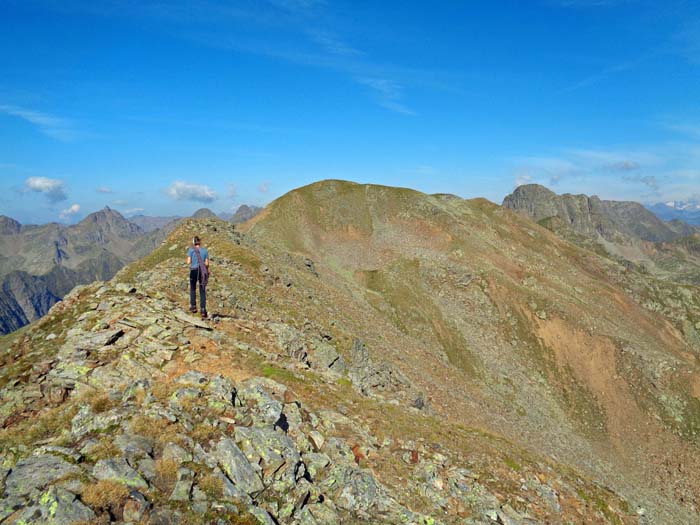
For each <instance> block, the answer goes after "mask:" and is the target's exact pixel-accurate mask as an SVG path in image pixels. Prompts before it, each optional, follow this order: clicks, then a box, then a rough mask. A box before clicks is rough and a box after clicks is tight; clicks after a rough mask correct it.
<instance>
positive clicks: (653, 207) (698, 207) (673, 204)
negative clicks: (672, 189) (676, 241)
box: [647, 200, 700, 226]
mask: <svg viewBox="0 0 700 525" xmlns="http://www.w3.org/2000/svg"><path fill="white" fill-rule="evenodd" d="M647 208H648V209H649V210H650V211H651V212H653V213H654V214H656V216H657V217H659V218H661V219H663V220H665V221H672V220H681V221H685V222H687V223H689V224H694V225H698V226H700V201H698V200H689V201H669V202H657V203H656V204H649V205H648V206H647Z"/></svg>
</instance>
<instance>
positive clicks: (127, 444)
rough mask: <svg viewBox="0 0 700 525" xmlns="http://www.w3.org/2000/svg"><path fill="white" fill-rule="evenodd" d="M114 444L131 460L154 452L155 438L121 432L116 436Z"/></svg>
mask: <svg viewBox="0 0 700 525" xmlns="http://www.w3.org/2000/svg"><path fill="white" fill-rule="evenodd" d="M114 444H115V445H116V446H117V448H118V449H119V450H121V451H122V454H124V456H125V457H126V458H127V459H128V460H129V461H132V460H137V459H140V458H144V457H148V456H150V455H151V454H153V440H152V439H150V438H147V437H144V436H139V435H137V434H120V435H118V436H117V437H116V438H114ZM132 464H133V462H132Z"/></svg>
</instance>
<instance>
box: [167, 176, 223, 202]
mask: <svg viewBox="0 0 700 525" xmlns="http://www.w3.org/2000/svg"><path fill="white" fill-rule="evenodd" d="M165 194H166V195H167V196H168V197H170V198H171V199H174V200H176V201H197V202H212V201H214V200H216V198H217V195H216V192H215V191H214V190H212V189H211V188H210V187H209V186H206V185H204V184H190V183H188V182H183V181H175V182H173V183H172V184H171V185H170V186H169V187H168V188H166V190H165Z"/></svg>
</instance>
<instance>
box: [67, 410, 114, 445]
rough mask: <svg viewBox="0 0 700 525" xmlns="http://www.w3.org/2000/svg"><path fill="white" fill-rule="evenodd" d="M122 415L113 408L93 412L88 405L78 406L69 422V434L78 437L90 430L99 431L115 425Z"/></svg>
mask: <svg viewBox="0 0 700 525" xmlns="http://www.w3.org/2000/svg"><path fill="white" fill-rule="evenodd" d="M122 417H123V415H122V414H121V413H120V412H119V411H118V410H117V409H113V410H110V411H108V412H105V413H104V414H94V413H93V412H92V410H91V409H90V407H89V406H88V405H85V406H83V407H81V408H80V410H79V411H78V413H77V414H76V415H75V417H74V418H73V421H72V422H71V434H72V435H73V437H74V438H75V439H79V438H81V437H83V436H85V435H86V434H89V433H91V432H101V431H105V430H108V429H109V428H112V427H115V426H116V425H118V424H119V422H120V421H121V420H122Z"/></svg>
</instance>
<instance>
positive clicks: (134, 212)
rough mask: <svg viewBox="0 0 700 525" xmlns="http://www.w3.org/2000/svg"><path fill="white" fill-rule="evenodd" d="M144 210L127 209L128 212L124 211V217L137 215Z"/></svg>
mask: <svg viewBox="0 0 700 525" xmlns="http://www.w3.org/2000/svg"><path fill="white" fill-rule="evenodd" d="M144 211H146V210H144V209H143V208H129V209H128V210H124V215H127V216H129V217H130V216H132V215H138V214H139V213H143V212H144Z"/></svg>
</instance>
